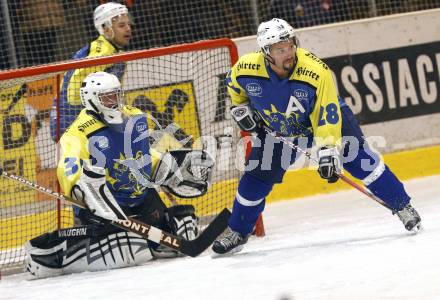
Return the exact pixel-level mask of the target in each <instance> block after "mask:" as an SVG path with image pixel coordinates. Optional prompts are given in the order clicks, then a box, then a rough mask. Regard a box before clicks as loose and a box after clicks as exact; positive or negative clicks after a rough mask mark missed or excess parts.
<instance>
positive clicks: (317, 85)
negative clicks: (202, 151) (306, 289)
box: [212, 19, 421, 254]
mask: <svg viewBox="0 0 440 300" xmlns="http://www.w3.org/2000/svg"><path fill="white" fill-rule="evenodd" d="M257 42H258V45H259V47H260V48H261V51H259V52H256V53H250V54H247V55H244V56H242V57H241V58H240V59H239V60H238V62H237V63H236V64H235V65H234V66H233V67H232V69H231V71H230V72H229V73H228V75H227V78H226V83H227V87H228V92H229V94H230V96H231V99H232V109H231V114H232V117H233V118H234V119H235V121H237V123H238V126H239V127H240V128H241V130H243V131H248V132H255V134H254V141H256V142H254V143H253V145H252V149H251V153H250V156H249V158H248V164H247V169H246V171H245V172H244V174H243V176H242V177H241V179H240V182H239V186H238V190H237V193H236V196H235V200H234V206H233V211H232V216H231V218H230V219H229V228H228V230H227V232H226V234H225V235H224V237H223V238H221V239H219V240H217V241H215V242H214V244H213V247H212V249H213V251H214V252H215V253H217V254H230V253H234V252H238V251H240V250H241V249H242V247H243V245H244V244H245V243H246V242H247V240H248V236H249V234H250V233H251V232H252V230H253V228H254V226H255V223H256V221H257V218H258V216H259V214H260V213H261V212H262V211H263V209H264V205H265V199H266V197H267V195H269V193H270V192H271V190H272V187H273V185H274V184H278V183H281V182H282V179H283V175H284V173H285V172H286V169H287V168H288V166H290V165H291V164H292V163H294V162H295V160H296V159H297V156H298V155H297V153H296V151H295V150H293V152H292V149H287V150H291V152H288V151H285V150H286V149H284V150H283V148H289V147H288V146H287V145H285V144H283V143H280V142H279V140H277V139H276V138H275V137H273V136H272V135H270V134H267V133H266V131H265V130H264V129H263V128H262V127H263V126H259V125H260V124H261V123H262V124H264V126H266V127H269V128H271V130H273V131H276V132H278V133H280V134H281V135H283V136H285V137H288V138H289V139H291V140H292V142H294V143H295V144H297V145H298V143H301V144H302V146H301V147H304V145H305V146H306V147H310V146H312V144H314V145H316V146H317V149H318V150H317V156H318V161H319V166H318V172H319V175H320V176H321V177H322V178H323V179H325V180H327V181H328V182H329V183H333V182H336V181H337V180H338V178H339V177H338V176H337V174H338V173H340V172H341V171H342V169H344V170H346V171H348V172H349V173H350V174H351V175H353V176H354V177H356V178H358V179H360V180H362V182H363V184H364V185H365V186H366V187H367V188H368V189H369V190H370V191H371V192H372V193H373V194H374V195H375V196H377V197H378V198H379V199H381V200H383V201H384V202H385V203H386V205H387V206H389V207H390V208H391V209H392V210H393V211H394V212H396V214H397V215H398V217H399V218H400V220H401V221H402V222H403V224H404V226H405V228H406V229H407V230H417V229H418V228H419V226H420V221H421V219H420V216H419V215H418V213H417V211H416V210H415V209H414V208H413V207H412V206H411V204H410V196H408V194H407V193H406V192H405V189H404V186H403V184H402V183H401V182H400V181H399V180H398V178H397V177H396V176H395V175H394V174H393V173H392V172H391V170H390V169H389V168H388V167H387V166H386V165H385V164H384V163H383V161H382V160H381V158H380V157H379V156H378V155H377V154H376V153H374V152H373V151H371V150H370V148H369V147H368V144H367V142H366V141H365V139H364V136H363V133H362V131H361V129H360V127H359V125H358V123H357V121H356V119H355V117H354V115H353V113H352V111H351V109H350V108H349V107H348V106H347V105H346V104H345V102H344V100H343V99H342V98H341V97H338V95H337V92H336V88H335V85H334V82H333V78H332V73H331V70H330V69H329V68H328V66H327V65H326V64H325V63H324V62H322V61H321V60H320V59H319V58H317V57H316V56H315V55H313V54H312V53H310V52H309V51H307V50H305V49H302V48H300V47H299V46H298V41H297V38H296V36H295V32H294V29H293V28H292V27H291V26H290V25H289V24H288V23H287V22H286V21H284V20H281V19H272V20H270V21H268V22H263V23H261V24H260V26H259V27H258V34H257ZM255 135H256V137H255ZM304 141H305V142H304ZM353 146H356V147H353ZM285 153H291V155H285ZM353 154H354V155H353ZM349 157H350V159H348V158H349ZM293 184H294V183H293Z"/></svg>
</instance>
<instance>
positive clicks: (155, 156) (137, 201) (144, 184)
mask: <svg viewBox="0 0 440 300" xmlns="http://www.w3.org/2000/svg"><path fill="white" fill-rule="evenodd" d="M80 97H81V100H82V104H83V107H84V108H83V109H82V110H81V112H80V114H79V116H78V117H77V118H76V120H75V121H74V122H73V123H72V125H71V126H70V127H69V128H68V129H67V131H66V132H65V133H64V134H63V136H62V137H61V139H60V146H61V150H62V153H61V157H60V160H59V163H58V169H57V176H58V181H59V183H60V186H61V188H62V190H63V193H64V194H65V195H68V196H69V197H72V198H75V199H78V200H79V201H82V202H84V203H85V206H86V207H87V208H88V209H79V208H75V209H74V217H75V227H73V228H68V229H60V230H57V231H54V232H51V233H46V234H43V235H41V236H39V237H36V238H33V239H32V240H30V241H29V242H27V243H26V244H25V253H26V266H27V270H28V271H29V272H30V273H31V274H33V275H35V276H37V277H40V278H41V277H49V276H55V275H60V274H67V273H73V272H82V271H96V270H106V269H113V268H121V267H127V266H133V265H139V264H142V263H144V262H146V261H148V260H150V259H153V258H161V257H176V256H178V253H176V252H175V251H174V250H171V249H168V248H166V247H164V246H161V245H160V246H159V245H158V244H155V243H152V242H150V241H147V240H145V239H143V238H141V237H140V236H138V235H136V234H133V233H131V232H126V231H124V230H121V229H119V228H117V227H114V226H113V225H111V224H110V220H116V219H125V218H126V216H131V217H133V218H136V219H138V220H140V221H142V222H145V223H147V224H150V225H153V226H155V227H158V228H160V229H162V230H164V231H167V232H171V233H173V234H175V235H178V236H181V237H182V238H185V239H194V238H195V237H196V235H197V218H196V216H195V210H194V207H193V206H192V205H175V206H172V207H169V208H167V207H166V206H165V204H164V203H163V201H162V200H161V198H160V196H159V194H158V192H157V191H156V189H155V188H156V187H158V186H161V187H162V188H163V189H165V190H166V191H168V192H169V193H171V194H174V195H177V196H180V197H198V196H201V195H203V194H204V193H206V191H207V187H208V184H209V180H210V174H211V170H212V167H213V164H214V161H213V160H212V158H211V157H210V156H209V155H208V154H207V152H206V151H202V150H190V149H181V150H170V151H168V152H165V153H159V152H157V151H155V150H154V149H152V148H150V133H149V129H148V122H147V115H146V114H144V113H143V112H141V111H140V110H138V109H137V108H133V107H130V106H128V105H125V104H124V96H123V92H122V89H121V84H120V82H119V80H118V79H117V77H116V76H115V75H113V74H109V73H106V72H96V73H92V74H89V75H88V76H87V77H86V78H85V80H84V81H83V84H82V87H81V92H80ZM194 170H196V171H194Z"/></svg>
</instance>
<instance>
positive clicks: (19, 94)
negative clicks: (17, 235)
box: [0, 78, 56, 208]
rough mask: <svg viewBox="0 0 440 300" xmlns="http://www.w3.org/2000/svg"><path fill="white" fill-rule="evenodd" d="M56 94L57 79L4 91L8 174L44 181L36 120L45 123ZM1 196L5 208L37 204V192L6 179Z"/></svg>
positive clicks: (0, 151) (2, 147) (1, 146)
mask: <svg viewBox="0 0 440 300" xmlns="http://www.w3.org/2000/svg"><path fill="white" fill-rule="evenodd" d="M55 91H56V89H55V79H54V78H49V79H45V80H39V81H34V82H31V83H27V84H23V85H17V86H14V87H11V88H6V89H2V90H1V91H0V100H1V101H0V109H1V112H2V113H1V114H0V133H1V135H2V138H1V139H0V165H1V167H2V168H3V169H4V170H5V171H6V172H9V173H13V174H17V175H19V176H22V177H25V178H26V179H28V180H31V181H38V182H41V180H38V179H39V178H38V177H39V176H37V169H38V166H39V155H38V151H37V149H36V148H37V145H36V136H37V130H38V129H37V126H36V123H37V120H36V119H37V118H39V120H38V122H40V126H41V124H43V122H44V121H45V120H44V118H43V117H41V116H42V114H40V112H41V111H43V110H46V112H47V111H48V109H49V108H50V107H51V105H52V99H53V98H54V97H55ZM46 114H47V113H46ZM46 118H47V119H48V115H47V116H46ZM39 150H40V151H39V152H41V153H43V152H44V151H46V152H47V149H39ZM53 155H56V154H55V153H54V154H53ZM47 172H48V170H46V172H45V174H46V175H47ZM0 197H1V201H0V208H4V207H10V206H16V205H22V204H26V203H30V202H34V201H35V200H36V192H35V191H33V190H30V189H29V188H27V187H26V186H22V185H18V184H16V183H13V182H11V181H10V180H8V179H3V178H2V179H0Z"/></svg>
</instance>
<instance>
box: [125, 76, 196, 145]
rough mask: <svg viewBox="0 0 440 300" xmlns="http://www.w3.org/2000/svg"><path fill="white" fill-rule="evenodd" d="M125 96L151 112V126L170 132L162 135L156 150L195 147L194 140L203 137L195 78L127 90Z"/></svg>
mask: <svg viewBox="0 0 440 300" xmlns="http://www.w3.org/2000/svg"><path fill="white" fill-rule="evenodd" d="M125 99H126V101H127V104H129V105H131V106H134V107H137V108H139V109H141V110H142V111H144V112H146V113H149V115H150V116H151V117H149V118H148V126H149V128H152V129H156V130H160V129H161V130H164V131H165V132H168V133H170V134H169V135H166V136H165V137H164V138H162V140H161V141H160V143H159V145H158V146H156V147H155V148H156V150H158V151H161V152H162V151H165V150H167V149H176V148H180V147H182V146H186V147H194V141H196V140H197V139H198V138H199V137H200V132H201V130H200V124H199V118H198V112H197V105H196V101H195V97H194V88H193V83H192V81H190V82H181V83H175V84H171V85H165V86H159V87H153V88H145V89H138V90H132V91H127V92H126V93H125ZM179 141H180V142H179Z"/></svg>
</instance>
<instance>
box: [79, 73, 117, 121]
mask: <svg viewBox="0 0 440 300" xmlns="http://www.w3.org/2000/svg"><path fill="white" fill-rule="evenodd" d="M80 96H81V102H82V105H83V106H84V107H85V108H86V109H87V110H91V111H94V112H95V113H97V114H98V115H99V116H100V117H101V118H102V119H103V120H104V121H105V122H107V123H108V124H121V123H122V122H123V119H122V109H123V107H124V94H123V92H122V89H121V83H120V82H119V79H118V78H117V77H116V76H115V75H113V74H109V73H106V72H96V73H91V74H89V75H88V76H87V77H86V78H85V79H84V81H83V83H82V85H81V89H80Z"/></svg>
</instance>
